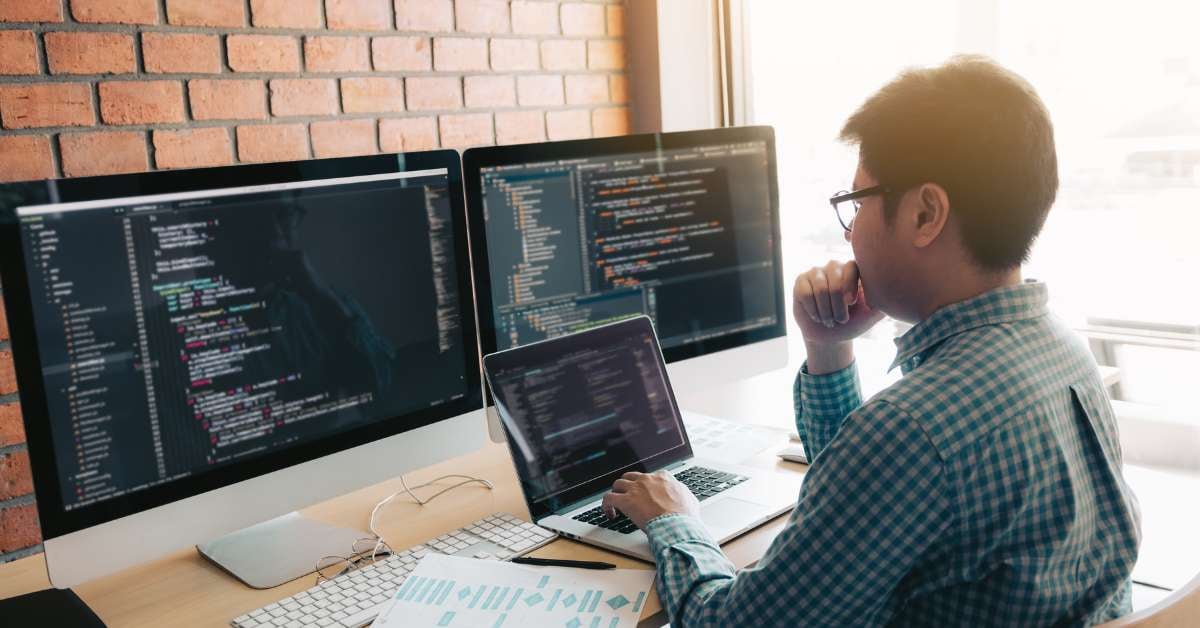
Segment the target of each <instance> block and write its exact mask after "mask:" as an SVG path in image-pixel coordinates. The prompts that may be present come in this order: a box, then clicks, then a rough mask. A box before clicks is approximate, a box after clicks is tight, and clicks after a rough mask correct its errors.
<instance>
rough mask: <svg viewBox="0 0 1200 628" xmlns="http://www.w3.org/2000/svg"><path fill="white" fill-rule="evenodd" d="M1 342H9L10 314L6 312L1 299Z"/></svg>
mask: <svg viewBox="0 0 1200 628" xmlns="http://www.w3.org/2000/svg"><path fill="white" fill-rule="evenodd" d="M0 340H8V314H7V313H5V311H4V299H3V298H0Z"/></svg>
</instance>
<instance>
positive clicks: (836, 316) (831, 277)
mask: <svg viewBox="0 0 1200 628" xmlns="http://www.w3.org/2000/svg"><path fill="white" fill-rule="evenodd" d="M792 316H793V317H795V319H796V324H797V325H799V326H800V332H801V333H802V334H804V342H805V345H806V346H807V348H808V368H809V373H812V374H814V375H816V374H820V373H829V372H832V371H836V370H839V369H842V368H845V367H846V366H849V365H850V362H852V361H853V360H854V353H853V351H852V350H851V347H850V341H851V340H853V339H855V338H857V337H859V336H861V335H862V334H863V333H865V332H866V331H867V330H868V329H870V328H871V327H872V326H874V325H875V323H878V322H879V320H880V319H882V318H883V313H882V312H879V311H877V310H873V309H871V307H870V306H869V305H867V300H866V296H865V294H864V293H863V288H862V282H861V281H860V280H859V276H858V264H856V263H855V262H853V261H850V262H836V261H831V262H829V263H828V264H826V265H824V266H820V267H816V268H813V269H812V270H809V271H808V272H806V273H802V274H801V275H800V276H799V277H796V283H795V284H794V285H793V287H792Z"/></svg>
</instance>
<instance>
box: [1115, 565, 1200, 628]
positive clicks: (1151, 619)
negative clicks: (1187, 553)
mask: <svg viewBox="0 0 1200 628" xmlns="http://www.w3.org/2000/svg"><path fill="white" fill-rule="evenodd" d="M1191 626H1200V574H1196V577H1195V578H1192V579H1191V581H1189V582H1188V583H1187V584H1185V585H1183V587H1181V588H1179V589H1177V590H1175V591H1174V592H1172V593H1171V595H1168V596H1167V597H1165V598H1163V599H1162V600H1161V601H1160V602H1159V603H1157V604H1155V605H1154V606H1151V607H1150V608H1144V609H1142V610H1140V611H1138V612H1136V613H1133V614H1130V615H1126V616H1125V617H1122V618H1120V619H1117V620H1114V621H1110V622H1108V623H1106V624H1100V625H1099V626H1097V628H1177V627H1178V628H1184V627H1191Z"/></svg>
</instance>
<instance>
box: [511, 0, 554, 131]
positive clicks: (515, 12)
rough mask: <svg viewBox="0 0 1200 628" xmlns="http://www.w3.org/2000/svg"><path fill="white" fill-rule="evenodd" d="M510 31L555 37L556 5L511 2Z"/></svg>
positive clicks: (519, 0)
mask: <svg viewBox="0 0 1200 628" xmlns="http://www.w3.org/2000/svg"><path fill="white" fill-rule="evenodd" d="M512 29H513V32H514V33H521V34H523V35H557V34H558V4H557V3H554V2H523V1H522V0H513V3H512ZM503 143H504V142H501V144H503Z"/></svg>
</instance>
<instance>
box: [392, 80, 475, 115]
mask: <svg viewBox="0 0 1200 628" xmlns="http://www.w3.org/2000/svg"><path fill="white" fill-rule="evenodd" d="M404 91H405V92H407V93H408V108H409V109H411V110H413V111H429V110H433V109H458V108H459V107H461V106H462V94H461V89H460V88H459V84H458V78H457V77H450V76H410V77H408V78H407V79H405V85H404Z"/></svg>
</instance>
